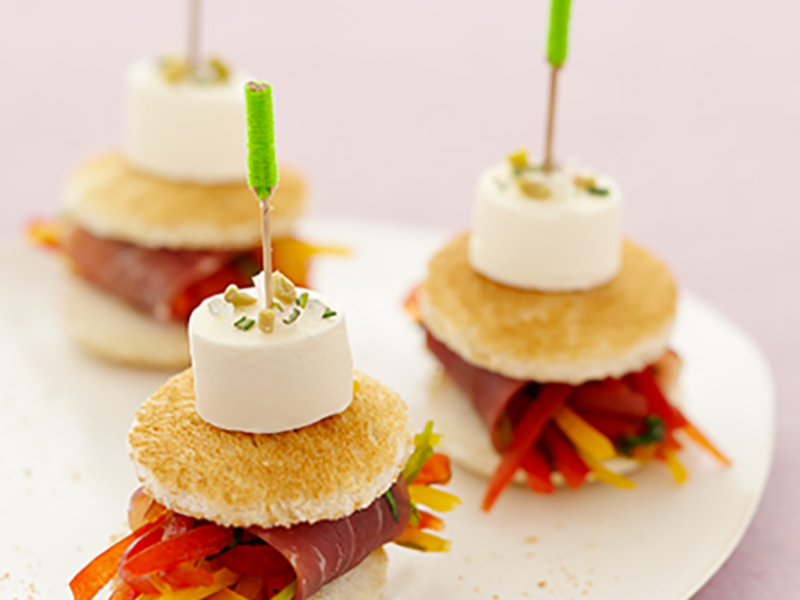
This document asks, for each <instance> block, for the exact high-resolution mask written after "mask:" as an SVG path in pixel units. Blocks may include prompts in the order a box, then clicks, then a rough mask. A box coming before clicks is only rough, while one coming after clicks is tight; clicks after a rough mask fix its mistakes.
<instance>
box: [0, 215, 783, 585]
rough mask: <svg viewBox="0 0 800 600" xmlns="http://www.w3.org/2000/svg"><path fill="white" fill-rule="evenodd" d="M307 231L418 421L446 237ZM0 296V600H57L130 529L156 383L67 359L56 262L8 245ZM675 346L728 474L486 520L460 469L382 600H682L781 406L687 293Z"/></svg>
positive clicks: (694, 411)
mask: <svg viewBox="0 0 800 600" xmlns="http://www.w3.org/2000/svg"><path fill="white" fill-rule="evenodd" d="M305 229H306V230H307V234H308V235H310V236H311V238H312V239H316V240H319V241H325V242H336V243H346V244H348V245H350V246H351V247H353V248H354V249H355V252H356V253H355V255H354V257H353V258H352V259H349V260H334V259H326V260H324V261H321V262H320V264H319V265H318V268H317V270H316V272H315V274H314V275H315V282H316V284H317V286H318V287H319V288H320V289H323V290H325V291H326V292H328V293H330V294H332V295H333V296H334V297H337V298H339V299H340V300H341V302H342V304H344V305H345V306H346V307H348V314H347V318H348V325H349V329H350V334H351V339H352V344H353V350H354V353H355V359H356V364H357V365H358V367H359V368H360V369H362V370H364V371H366V372H368V373H370V374H372V375H374V376H377V377H378V378H380V379H382V380H383V381H384V382H385V383H387V384H389V385H391V386H392V387H394V388H395V389H397V390H398V391H400V392H401V394H402V395H403V397H404V398H405V399H406V400H407V401H408V402H409V405H410V406H411V410H412V414H413V417H414V419H415V421H416V422H417V423H418V424H422V423H424V421H425V402H424V393H425V376H426V373H427V372H428V369H429V367H430V363H429V360H430V359H429V358H428V357H427V356H426V354H425V352H424V351H423V344H422V337H421V335H420V332H419V331H417V330H416V329H415V328H414V327H413V326H411V325H410V324H409V322H408V320H407V319H406V317H405V315H404V314H403V313H402V310H401V308H400V305H401V302H402V299H403V297H404V296H405V294H406V292H407V291H408V289H409V288H410V287H411V285H412V284H413V283H415V282H416V281H418V280H419V278H420V277H421V276H422V273H423V271H424V265H425V263H426V261H427V258H428V256H430V254H431V253H432V252H433V250H434V249H435V248H436V247H437V246H439V245H440V244H441V243H442V242H443V241H444V239H445V237H446V236H445V235H444V234H442V233H440V232H439V233H437V232H432V231H424V230H420V229H411V228H404V227H400V226H392V225H388V224H381V223H375V222H364V221H346V220H336V221H334V220H321V221H316V222H312V223H309V224H307V226H306V227H305ZM0 282H2V283H1V284H0V382H2V383H1V384H0V415H2V416H0V481H2V482H3V484H2V486H0V540H2V541H0V597H2V598H19V599H20V600H24V599H26V598H28V597H30V598H32V599H33V600H40V599H48V598H65V597H68V594H69V592H68V590H67V588H66V585H67V582H68V581H69V579H70V578H71V577H72V575H73V574H74V573H75V572H76V571H77V570H78V569H80V568H81V567H82V566H83V565H84V564H85V563H86V562H87V561H88V560H90V559H91V558H92V557H93V556H95V555H96V554H97V553H98V552H99V551H100V550H102V549H103V548H105V547H106V546H107V544H108V542H109V541H110V538H111V535H112V534H115V533H119V532H121V531H123V530H124V521H125V509H126V506H127V500H128V496H129V495H130V493H131V491H132V490H133V488H134V487H135V485H136V482H135V479H134V477H133V474H132V470H131V468H130V466H129V464H128V460H127V448H126V443H125V437H126V433H127V429H128V426H129V423H130V421H131V417H132V415H133V412H134V410H135V409H136V407H137V406H138V404H139V403H140V402H141V401H142V400H143V399H144V398H145V397H146V396H147V395H148V394H149V393H150V392H152V391H153V390H154V389H155V388H156V387H157V386H158V385H159V384H160V383H161V382H162V381H163V380H164V379H165V378H166V375H165V374H164V373H153V372H136V371H130V370H126V369H123V368H118V367H113V366H108V365H104V364H101V363H97V362H95V361H93V360H92V359H90V358H87V357H84V356H82V355H81V354H80V353H78V352H77V351H75V350H74V348H73V347H72V346H71V344H70V343H69V341H68V340H66V339H65V336H64V331H63V327H62V325H61V321H60V311H59V306H60V297H61V294H62V283H63V276H62V273H61V270H60V268H59V266H57V265H56V261H54V260H53V258H52V257H51V256H46V255H45V254H43V253H42V252H41V251H38V250H33V249H29V248H25V247H22V246H15V247H10V248H8V249H7V250H6V251H4V252H2V253H0ZM675 347H676V348H677V349H678V350H679V352H680V353H681V354H682V355H683V356H684V358H685V359H686V369H685V372H684V378H683V387H684V391H685V395H686V403H687V407H686V412H687V413H689V415H690V417H691V418H692V419H693V420H694V421H695V422H696V423H697V424H699V426H700V427H701V428H702V429H704V430H705V431H706V432H707V433H708V434H709V435H710V436H711V437H712V438H713V439H714V440H715V442H717V443H718V444H719V445H720V446H721V447H722V448H723V449H724V450H725V451H726V452H727V453H728V454H729V455H730V456H731V457H732V459H733V461H734V465H733V466H732V467H731V468H728V469H725V468H722V467H720V466H719V465H718V464H717V463H715V462H714V461H713V460H712V459H710V458H709V457H707V456H706V455H704V454H703V453H702V452H700V451H698V450H695V449H693V448H690V449H689V450H688V451H686V452H685V454H684V457H685V463H686V465H687V466H688V468H689V469H690V471H691V479H690V480H689V481H688V482H687V483H686V484H684V485H683V486H676V485H674V484H673V482H672V480H671V478H670V475H669V473H668V472H667V470H666V469H664V468H660V467H659V466H658V465H654V466H653V467H652V468H647V469H645V470H643V471H640V472H639V473H637V474H635V475H634V476H633V478H634V480H635V481H636V483H637V489H636V490H633V491H622V490H617V489H614V488H610V487H608V486H602V485H590V486H587V487H585V488H584V489H582V490H581V491H580V492H578V493H571V492H567V491H562V492H560V493H557V494H555V495H554V496H552V497H540V496H534V495H532V494H531V493H529V492H528V491H527V490H526V489H524V488H512V489H509V490H508V491H506V493H505V494H504V496H503V497H502V498H501V499H500V501H499V502H498V504H497V505H496V506H495V508H494V510H493V511H492V513H490V514H488V515H487V514H484V513H482V512H481V511H480V509H479V508H478V505H479V502H480V499H481V497H482V493H483V489H484V485H485V481H484V480H482V479H479V478H477V477H474V476H472V475H470V474H469V473H467V472H465V471H463V470H459V469H457V470H456V472H455V477H454V479H453V482H452V485H451V489H452V491H454V492H455V493H457V494H458V495H460V496H461V498H462V499H463V505H462V507H460V508H459V510H457V511H456V512H453V513H449V514H448V515H446V522H447V531H446V534H447V536H448V537H449V538H450V539H451V540H452V541H453V550H452V552H450V553H449V554H444V555H421V554H418V553H415V552H411V551H407V550H405V549H403V548H399V547H390V548H389V551H390V555H391V563H390V572H389V578H390V579H389V585H388V588H387V591H386V594H385V596H384V598H385V600H400V599H408V600H411V599H415V600H416V599H420V598H430V599H463V598H475V599H476V600H480V599H487V600H490V599H491V600H494V599H497V598H527V597H538V598H545V597H547V598H558V599H565V600H566V599H570V598H576V599H577V598H582V597H586V598H598V599H608V598H614V599H615V600H640V599H641V598H648V600H684V599H685V598H688V597H689V596H691V595H692V594H693V593H694V592H695V591H696V590H697V589H699V588H700V586H702V585H703V584H704V583H705V582H706V581H707V580H708V578H709V577H711V575H712V574H713V573H714V572H715V571H716V570H717V569H718V568H719V567H720V566H721V564H722V563H723V562H724V560H725V559H726V558H727V557H728V555H729V554H730V553H731V552H732V551H733V549H734V547H735V546H736V544H737V543H738V542H739V540H740V538H741V536H742V534H743V533H744V531H745V528H746V527H747V525H748V523H749V522H750V519H751V518H752V516H753V513H754V511H755V509H756V506H757V504H758V501H759V498H760V497H761V492H762V490H763V489H764V485H765V483H766V479H767V474H768V472H769V466H770V462H771V458H772V448H773V431H774V391H773V385H772V381H771V378H770V374H769V369H768V366H767V364H766V362H765V360H764V358H763V355H762V354H761V352H760V351H759V350H758V348H757V347H756V346H755V345H754V344H753V342H752V341H751V340H750V339H749V338H748V337H747V336H746V335H745V334H743V333H742V332H741V331H740V330H739V329H737V328H736V327H735V326H734V325H732V324H731V323H729V322H728V321H726V320H725V319H724V318H722V317H721V316H719V315H718V314H717V313H716V312H714V311H713V310H712V309H711V308H710V307H708V306H707V305H706V304H704V303H703V302H701V301H700V300H698V299H697V298H695V297H693V296H691V295H689V294H686V293H684V295H683V299H682V301H681V305H680V313H679V319H678V325H677V330H676V332H675Z"/></svg>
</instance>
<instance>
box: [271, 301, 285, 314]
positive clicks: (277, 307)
mask: <svg viewBox="0 0 800 600" xmlns="http://www.w3.org/2000/svg"><path fill="white" fill-rule="evenodd" d="M272 308H274V309H275V310H277V311H278V312H283V306H281V303H280V302H278V301H277V300H273V301H272Z"/></svg>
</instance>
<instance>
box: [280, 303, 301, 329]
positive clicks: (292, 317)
mask: <svg viewBox="0 0 800 600" xmlns="http://www.w3.org/2000/svg"><path fill="white" fill-rule="evenodd" d="M299 316H300V309H299V308H297V307H296V306H295V307H294V309H293V310H292V314H290V315H289V316H288V317H286V318H285V319H284V320H283V322H284V323H286V324H287V325H291V324H292V323H294V322H295V321H297V318H298V317H299Z"/></svg>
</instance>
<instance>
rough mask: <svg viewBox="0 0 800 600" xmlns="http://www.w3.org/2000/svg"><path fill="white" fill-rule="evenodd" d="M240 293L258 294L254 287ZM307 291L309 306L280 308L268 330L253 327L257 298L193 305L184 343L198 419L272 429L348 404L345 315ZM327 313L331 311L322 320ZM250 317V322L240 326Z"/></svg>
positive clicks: (233, 426)
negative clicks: (246, 301)
mask: <svg viewBox="0 0 800 600" xmlns="http://www.w3.org/2000/svg"><path fill="white" fill-rule="evenodd" d="M243 291H244V292H245V293H248V294H251V295H253V296H257V292H256V290H255V288H250V289H247V290H243ZM305 292H308V294H309V299H308V304H307V305H306V308H305V309H301V308H300V307H299V306H298V305H297V304H291V305H290V306H287V307H285V309H284V310H283V312H280V313H278V314H277V315H276V320H275V329H274V331H272V332H271V333H266V332H264V331H262V330H260V329H259V327H258V312H259V310H260V309H261V308H262V307H263V303H262V302H261V301H259V302H258V304H254V305H250V306H245V307H234V306H233V305H231V304H230V303H228V302H226V301H225V300H223V298H222V296H221V295H218V296H212V297H211V298H207V299H206V300H205V301H203V303H202V304H200V306H199V307H197V309H195V311H194V312H193V313H192V316H191V318H190V320H189V343H190V347H191V354H192V366H193V370H194V386H195V397H196V404H197V413H198V414H199V415H200V417H201V418H202V419H203V420H205V421H207V422H208V423H210V424H212V425H214V426H216V427H220V428H222V429H228V430H236V431H245V432H249V433H277V432H280V431H288V430H291V429H297V428H299V427H304V426H306V425H310V424H312V423H315V422H317V421H319V420H321V419H324V418H325V417H328V416H331V415H334V414H337V413H340V412H342V411H343V410H345V409H346V408H347V407H348V406H349V405H350V402H351V401H352V399H353V359H352V356H351V353H350V344H349V342H348V338H347V329H346V326H345V317H344V314H343V313H342V311H341V309H340V308H339V307H337V306H335V305H334V303H333V302H332V301H331V300H329V299H328V298H326V297H324V296H322V295H321V294H318V293H316V292H313V291H309V290H302V289H298V293H299V294H301V295H302V294H303V293H305ZM295 310H297V311H300V314H299V316H297V317H296V320H294V321H293V322H292V323H291V324H286V323H284V321H288V320H291V318H292V315H293V314H295ZM326 312H327V313H328V314H329V313H330V312H335V313H336V314H335V315H333V316H329V317H324V315H325V314H326ZM242 319H245V320H244V321H242ZM250 320H253V321H255V323H253V324H251V325H250V326H249V328H248V329H246V330H245V329H242V328H241V327H246V326H247V325H248V323H249V321H250ZM237 322H238V323H240V326H239V327H237V326H236V325H235V323H237Z"/></svg>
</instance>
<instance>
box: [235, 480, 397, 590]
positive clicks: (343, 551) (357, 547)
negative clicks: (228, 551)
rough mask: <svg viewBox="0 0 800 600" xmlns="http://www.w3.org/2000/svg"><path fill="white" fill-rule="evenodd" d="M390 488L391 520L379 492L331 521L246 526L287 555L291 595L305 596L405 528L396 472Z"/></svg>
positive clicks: (285, 556) (395, 536)
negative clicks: (359, 507) (392, 501)
mask: <svg viewBox="0 0 800 600" xmlns="http://www.w3.org/2000/svg"><path fill="white" fill-rule="evenodd" d="M391 492H392V494H393V495H394V499H395V502H396V506H397V519H396V520H395V518H394V516H393V514H392V509H391V506H390V504H389V501H388V500H387V499H386V498H385V497H384V496H381V497H379V498H378V499H376V500H375V501H374V502H373V503H372V504H370V505H369V506H368V507H367V508H365V509H363V510H359V511H356V512H354V513H353V514H352V515H350V516H349V517H345V518H342V519H337V520H335V521H319V522H317V523H310V524H309V523H301V524H299V525H294V526H292V527H289V528H285V527H273V528H272V529H261V528H259V527H251V528H250V529H248V531H249V532H250V533H252V534H254V535H256V536H258V537H259V538H261V539H262V540H263V541H264V542H266V543H267V544H269V545H270V546H272V547H273V548H274V549H275V550H277V551H278V552H279V553H280V554H281V555H282V556H283V557H284V558H286V560H288V561H289V563H290V564H291V565H292V568H293V569H294V572H295V575H296V576H297V591H296V592H295V596H294V600H306V599H307V598H309V597H311V596H313V595H314V594H315V593H317V591H318V590H319V589H320V588H321V587H322V586H323V585H325V584H326V583H328V582H329V581H333V580H334V579H336V578H337V577H340V576H341V575H343V574H344V573H346V572H347V571H349V570H350V569H352V568H354V567H356V566H358V565H359V564H360V563H361V561H363V560H364V559H365V558H366V557H367V556H369V555H370V554H371V553H372V552H373V551H375V550H377V549H378V548H380V547H381V546H383V545H384V544H386V543H388V542H391V541H392V540H394V539H395V538H397V537H398V536H399V535H400V534H401V533H402V532H403V531H404V530H405V528H406V526H407V525H408V520H409V517H410V515H411V501H410V499H409V495H408V489H407V488H406V484H405V480H404V479H403V478H402V476H401V477H399V478H398V479H397V481H396V482H395V483H394V485H392V488H391Z"/></svg>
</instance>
